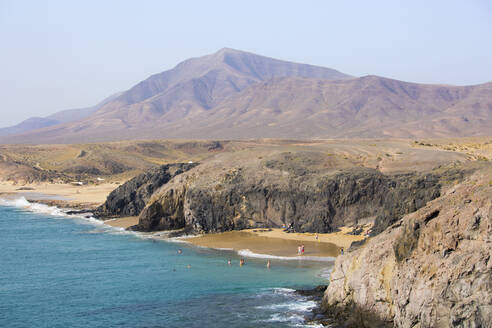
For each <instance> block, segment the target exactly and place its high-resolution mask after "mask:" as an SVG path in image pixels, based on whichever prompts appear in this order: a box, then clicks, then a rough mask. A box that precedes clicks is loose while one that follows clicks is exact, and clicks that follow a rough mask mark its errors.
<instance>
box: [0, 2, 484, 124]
mask: <svg viewBox="0 0 492 328" xmlns="http://www.w3.org/2000/svg"><path fill="white" fill-rule="evenodd" d="M491 36H492V1H489V0H462V1H454V0H446V1H444V0H434V1H420V0H413V1H398V0H392V1H376V0H374V1H367V0H361V1H355V0H354V1H349V0H347V1H334V0H333V1H331V0H324V1H323V0H320V1H314V0H313V1H310V0H306V1H298V0H297V1H290V0H282V1H280V0H279V1H275V0H270V1H264V0H263V1H256V0H249V1H225V0H224V1H216V0H207V1H198V0H197V1H186V0H181V1H164V0H162V1H150V0H140V1H136V0H135V1H125V0H114V1H111V0H98V1H92V0H84V1H50V0H43V1H34V0H33V1H23V0H9V1H7V0H0V113H1V115H0V127H3V126H9V125H12V124H16V123H18V122H20V121H22V120H24V119H26V118H28V117H31V116H46V115H49V114H52V113H55V112H57V111H60V110H64V109H72V108H81V107H88V106H92V105H94V104H96V103H97V102H99V101H101V100H103V99H104V98H106V97H108V96H110V95H111V94H114V93H116V92H119V91H123V90H126V89H129V88H130V87H131V86H133V85H134V84H136V83H138V82H140V81H142V80H144V79H145V78H147V77H148V76H150V75H152V74H155V73H158V72H161V71H164V70H167V69H170V68H172V67H174V66H175V65H176V64H178V63H179V62H181V61H183V60H185V59H187V58H190V57H198V56H202V55H206V54H209V53H213V52H216V51H217V50H219V49H221V48H223V47H229V48H235V49H239V50H244V51H249V52H253V53H256V54H261V55H265V56H269V57H273V58H277V59H283V60H289V61H295V62H301V63H308V64H313V65H320V66H325V67H330V68H334V69H337V70H339V71H341V72H344V73H347V74H351V75H354V76H364V75H369V74H371V75H379V76H385V77H389V78H395V79H399V80H404V81H412V82H419V83H443V84H455V85H470V84H479V83H485V82H489V81H492V42H491V41H490V38H491Z"/></svg>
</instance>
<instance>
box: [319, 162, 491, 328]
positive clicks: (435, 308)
mask: <svg viewBox="0 0 492 328" xmlns="http://www.w3.org/2000/svg"><path fill="white" fill-rule="evenodd" d="M491 256H492V169H491V168H490V167H489V168H488V169H486V170H482V171H480V172H477V173H475V174H474V175H473V176H472V177H471V178H469V179H467V180H466V181H465V182H463V183H461V184H460V185H457V186H455V187H453V188H452V189H450V190H448V191H447V192H446V194H445V195H443V196H442V197H440V198H438V199H436V200H434V201H432V202H430V203H429V204H427V205H426V206H424V207H423V208H421V209H420V210H418V211H417V212H415V213H412V214H409V215H406V216H405V217H403V219H401V220H399V221H398V222H396V223H394V224H393V225H392V226H391V227H389V228H388V229H387V230H385V231H384V232H383V233H381V234H379V235H378V236H376V237H373V238H370V239H369V240H368V241H367V242H366V244H365V245H363V246H362V247H360V248H358V249H356V250H353V251H349V252H346V253H345V254H344V255H342V256H339V257H338V258H337V260H336V263H335V267H334V269H333V272H332V274H331V277H330V285H329V287H328V289H327V290H326V292H325V296H324V299H323V309H324V311H326V312H327V313H328V314H330V315H332V316H335V317H337V318H339V319H342V320H344V321H345V322H347V325H348V326H354V327H381V326H393V325H394V326H396V327H492V261H491Z"/></svg>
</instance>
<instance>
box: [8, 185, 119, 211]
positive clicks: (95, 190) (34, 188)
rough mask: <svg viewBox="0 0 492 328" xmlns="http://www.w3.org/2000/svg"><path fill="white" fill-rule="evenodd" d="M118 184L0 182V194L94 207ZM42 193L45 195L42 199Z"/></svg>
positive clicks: (70, 205) (67, 204) (72, 205)
mask: <svg viewBox="0 0 492 328" xmlns="http://www.w3.org/2000/svg"><path fill="white" fill-rule="evenodd" d="M117 187H118V185H116V184H112V183H102V184H98V185H83V186H74V185H71V184H59V183H34V184H26V185H22V186H20V185H14V184H12V183H9V182H2V183H0V194H10V195H16V194H18V195H19V196H24V197H26V199H28V200H34V201H43V200H52V201H56V202H58V203H60V205H63V206H67V207H82V206H86V207H95V206H97V205H100V204H102V203H103V202H104V201H105V200H106V197H107V196H108V195H109V193H110V192H111V191H113V190H114V189H115V188H117ZM42 195H46V196H47V197H45V198H44V199H43V197H42Z"/></svg>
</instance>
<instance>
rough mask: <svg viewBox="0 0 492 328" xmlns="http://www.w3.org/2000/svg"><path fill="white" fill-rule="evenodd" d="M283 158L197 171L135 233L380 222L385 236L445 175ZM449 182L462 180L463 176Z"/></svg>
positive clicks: (173, 185)
mask: <svg viewBox="0 0 492 328" xmlns="http://www.w3.org/2000/svg"><path fill="white" fill-rule="evenodd" d="M279 156H280V160H279V159H278V158H277V159H272V158H267V159H263V160H257V161H256V162H255V161H254V160H249V161H248V162H244V163H241V164H238V165H229V166H224V165H222V166H221V167H220V166H219V167H214V166H213V165H212V164H209V163H207V165H201V166H200V167H197V168H195V169H194V170H190V171H188V172H187V173H185V174H183V175H180V176H178V177H176V178H175V179H173V180H172V181H170V182H169V183H167V184H166V185H165V186H163V187H162V188H161V189H160V190H159V192H158V193H156V194H155V195H154V196H153V197H152V198H151V200H150V201H149V202H148V204H147V206H146V207H145V208H144V209H143V211H142V213H141V214H140V219H139V224H138V225H137V226H135V227H134V228H135V229H136V230H140V231H153V230H172V229H180V228H184V227H188V228H191V229H193V230H195V231H197V232H219V231H227V230H234V229H244V228H255V227H281V226H282V225H283V224H285V225H290V224H291V223H293V225H294V229H295V230H296V231H300V232H330V231H333V230H335V229H336V228H337V227H340V226H343V225H348V224H361V223H367V222H374V221H376V225H375V229H377V230H381V231H382V230H384V228H386V226H388V225H390V224H392V223H393V222H394V221H395V220H398V219H399V218H401V217H402V216H403V215H404V214H406V213H410V212H413V211H415V210H417V209H418V208H420V207H422V206H424V205H425V204H426V203H427V202H428V201H429V200H432V199H434V198H436V197H438V196H439V195H440V190H441V185H440V179H441V176H442V173H439V174H437V173H432V172H430V173H408V174H396V175H384V174H382V173H381V172H379V171H377V170H374V169H366V168H347V169H342V170H332V169H322V168H319V167H317V166H316V160H317V157H316V155H312V154H311V155H306V154H301V155H297V156H296V155H292V154H281V155H279ZM309 156H311V157H309ZM445 174H448V175H449V177H451V178H452V179H459V178H460V177H461V174H462V172H461V171H459V170H450V171H446V173H445Z"/></svg>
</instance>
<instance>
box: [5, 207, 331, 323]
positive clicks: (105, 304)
mask: <svg viewBox="0 0 492 328" xmlns="http://www.w3.org/2000/svg"><path fill="white" fill-rule="evenodd" d="M0 205H1V206H0V327H63V328H66V327H132V328H134V327H219V328H220V327H305V326H306V325H305V324H304V321H303V316H304V314H305V313H306V312H307V311H309V310H310V309H311V308H313V307H314V306H315V303H314V302H313V301H310V300H309V299H307V298H305V297H302V296H299V295H297V294H295V293H294V289H297V288H313V287H315V286H316V285H319V284H326V282H327V280H326V279H327V278H326V275H327V272H328V271H329V269H330V266H331V263H330V262H310V261H300V260H290V261H289V260H280V259H279V260H275V259H274V260H272V267H271V268H270V269H267V268H266V265H265V264H266V260H265V259H262V258H246V264H245V265H244V266H243V267H240V266H239V265H238V263H239V256H238V255H237V254H235V253H234V252H232V251H227V250H211V249H204V248H196V247H193V246H189V245H188V244H185V243H177V242H170V241H157V240H154V239H150V238H148V236H146V235H139V234H135V233H130V232H125V231H122V230H121V229H116V228H110V227H108V226H106V225H104V224H101V223H100V222H99V221H97V220H95V219H91V218H74V217H67V216H65V215H64V214H63V212H62V211H60V210H58V209H56V208H53V207H48V206H45V205H38V204H30V203H28V202H27V201H26V200H25V199H17V200H9V201H5V200H3V201H1V202H0ZM178 249H181V250H182V254H178ZM228 259H232V265H231V266H229V265H228V264H227V260H228Z"/></svg>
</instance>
